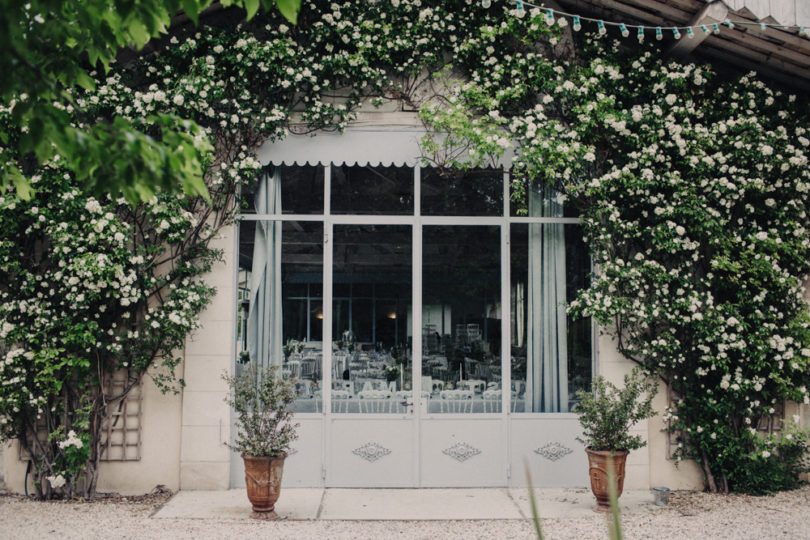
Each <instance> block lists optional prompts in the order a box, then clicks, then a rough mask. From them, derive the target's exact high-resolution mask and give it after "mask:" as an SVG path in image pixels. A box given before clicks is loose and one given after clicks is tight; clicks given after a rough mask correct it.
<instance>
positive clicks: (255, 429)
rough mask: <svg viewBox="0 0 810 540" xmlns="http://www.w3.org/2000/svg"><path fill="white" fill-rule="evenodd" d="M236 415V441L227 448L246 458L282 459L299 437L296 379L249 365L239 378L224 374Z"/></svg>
mask: <svg viewBox="0 0 810 540" xmlns="http://www.w3.org/2000/svg"><path fill="white" fill-rule="evenodd" d="M222 378H223V379H224V380H225V381H226V382H227V383H228V386H229V387H230V390H231V395H230V396H229V397H228V399H226V402H227V403H228V405H230V406H231V407H232V408H233V410H234V411H235V412H236V429H237V433H236V437H235V439H234V442H233V444H229V445H228V446H229V447H230V448H231V450H233V451H234V452H239V453H240V454H244V455H247V456H257V457H259V456H271V457H274V456H280V455H281V454H282V453H284V452H286V451H287V450H288V449H289V448H290V444H291V443H292V442H293V441H294V440H295V439H296V438H297V437H298V434H297V433H296V431H295V430H296V428H297V427H298V424H294V423H293V420H292V419H293V412H292V404H293V402H294V401H295V381H294V379H284V378H283V377H282V376H281V374H280V373H279V367H278V366H268V367H266V368H264V369H261V368H258V367H257V366H255V365H251V364H249V365H248V366H246V367H245V368H243V370H242V372H241V373H239V374H238V375H234V376H230V375H227V374H224V375H223V376H222Z"/></svg>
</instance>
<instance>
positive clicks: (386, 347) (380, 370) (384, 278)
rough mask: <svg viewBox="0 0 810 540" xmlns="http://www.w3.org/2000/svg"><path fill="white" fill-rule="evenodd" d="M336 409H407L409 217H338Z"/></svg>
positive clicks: (334, 314) (396, 411) (334, 274)
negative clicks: (353, 220)
mask: <svg viewBox="0 0 810 540" xmlns="http://www.w3.org/2000/svg"><path fill="white" fill-rule="evenodd" d="M333 235H334V245H333V267H332V270H333V271H332V281H333V290H334V291H335V292H334V300H333V302H332V336H333V340H334V342H333V344H332V351H333V352H332V378H333V388H332V412H333V413H388V414H404V413H407V412H409V407H408V405H406V403H412V399H411V389H412V387H413V384H412V380H411V379H412V375H411V366H412V360H411V358H412V355H411V348H410V346H411V341H412V339H411V337H410V336H409V335H408V334H409V332H408V330H409V328H410V326H411V325H410V322H409V321H410V316H411V296H412V290H411V283H412V262H413V261H412V259H413V249H412V245H411V244H412V242H411V227H410V226H409V225H403V226H400V225H335V226H334V232H333Z"/></svg>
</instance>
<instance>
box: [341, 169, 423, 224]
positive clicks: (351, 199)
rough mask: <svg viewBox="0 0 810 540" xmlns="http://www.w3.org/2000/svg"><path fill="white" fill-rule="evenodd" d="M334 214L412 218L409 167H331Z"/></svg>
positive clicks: (410, 172) (411, 174)
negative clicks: (405, 215) (405, 216)
mask: <svg viewBox="0 0 810 540" xmlns="http://www.w3.org/2000/svg"><path fill="white" fill-rule="evenodd" d="M331 182H332V213H333V214H389V215H390V214H400V215H404V214H413V169H412V168H410V167H371V166H359V165H356V166H349V165H333V166H332V181H331Z"/></svg>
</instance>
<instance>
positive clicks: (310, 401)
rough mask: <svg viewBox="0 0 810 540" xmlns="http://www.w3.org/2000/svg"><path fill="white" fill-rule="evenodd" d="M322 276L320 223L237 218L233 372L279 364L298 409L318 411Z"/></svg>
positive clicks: (321, 232)
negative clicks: (293, 384) (290, 384)
mask: <svg viewBox="0 0 810 540" xmlns="http://www.w3.org/2000/svg"><path fill="white" fill-rule="evenodd" d="M322 276H323V224H322V223H318V222H295V221H285V222H280V221H243V222H241V223H240V225H239V301H240V303H239V315H238V326H237V327H238V330H237V332H238V339H237V372H239V371H240V370H242V369H244V368H245V367H246V366H248V365H250V364H258V365H259V366H262V367H263V366H267V365H270V364H275V365H279V366H281V371H282V375H283V376H284V378H295V379H296V393H297V398H296V401H295V404H294V408H295V410H296V411H297V412H320V407H319V403H320V397H319V396H320V389H321V381H322V373H321V363H322V358H323V355H322V336H323V321H322V319H323V308H322V306H323V298H322V291H323V284H322V281H323V279H322Z"/></svg>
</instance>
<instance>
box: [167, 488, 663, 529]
mask: <svg viewBox="0 0 810 540" xmlns="http://www.w3.org/2000/svg"><path fill="white" fill-rule="evenodd" d="M535 498H536V500H537V506H538V510H539V513H540V517H542V518H576V517H584V516H591V515H593V514H594V510H593V507H594V504H595V501H594V498H593V495H592V494H591V492H590V490H587V489H536V490H535ZM620 504H621V510H622V513H623V514H632V513H643V512H654V511H656V510H658V509H659V507H657V506H655V505H654V504H653V495H652V493H651V492H650V491H642V490H638V491H625V492H624V493H623V494H622V496H621V499H620ZM276 514H277V515H278V517H279V519H288V520H358V521H380V520H403V521H434V520H508V519H528V518H529V517H530V516H531V509H530V507H529V496H528V491H527V489H525V488H523V489H521V488H481V489H461V488H452V489H445V488H423V489H344V488H327V489H324V488H283V489H282V490H281V497H280V498H279V500H278V502H277V503H276ZM252 515H253V512H252V510H251V507H250V502H249V501H248V499H247V494H246V493H245V490H244V488H242V489H230V490H227V491H180V492H178V493H177V494H175V495H174V496H173V497H172V498H171V499H170V500H169V501H168V502H167V503H166V504H165V505H163V507H162V508H161V509H160V510H158V511H157V512H156V513H155V514H154V515H153V516H152V517H153V518H154V519H217V520H223V519H224V520H229V519H232V520H244V519H251V518H252Z"/></svg>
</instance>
